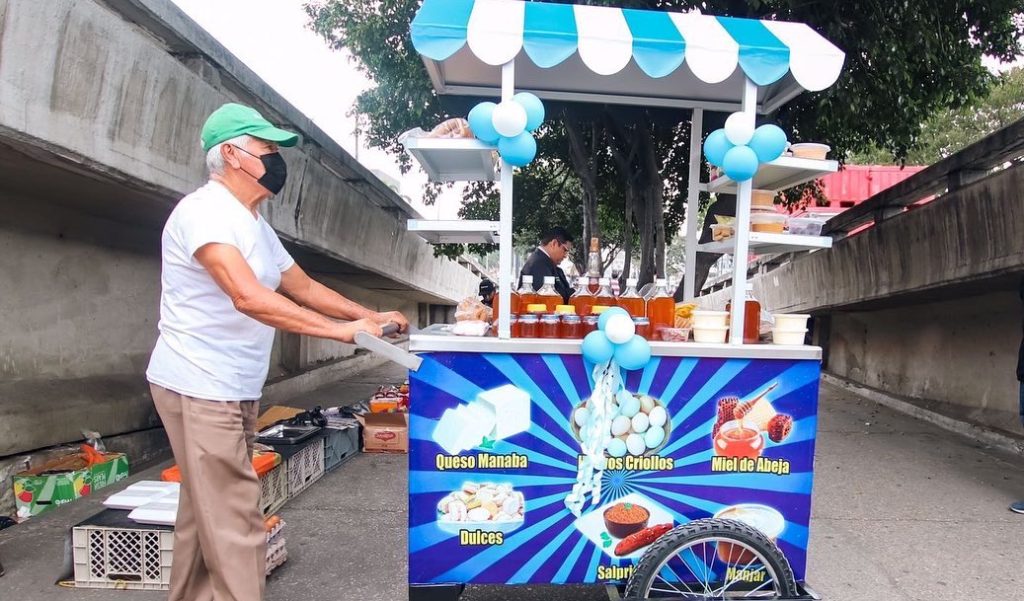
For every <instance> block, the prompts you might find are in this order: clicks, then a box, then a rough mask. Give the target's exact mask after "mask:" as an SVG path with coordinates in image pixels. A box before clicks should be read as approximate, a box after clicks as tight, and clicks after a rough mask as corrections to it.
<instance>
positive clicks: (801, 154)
mask: <svg viewBox="0 0 1024 601" xmlns="http://www.w3.org/2000/svg"><path fill="white" fill-rule="evenodd" d="M789 149H790V150H791V151H793V156H795V157H796V158H798V159H815V160H819V161H824V160H825V159H826V158H828V153H830V152H832V147H831V146H829V145H828V144H815V143H812V142H803V143H800V144H793V145H791V146H790V147H789Z"/></svg>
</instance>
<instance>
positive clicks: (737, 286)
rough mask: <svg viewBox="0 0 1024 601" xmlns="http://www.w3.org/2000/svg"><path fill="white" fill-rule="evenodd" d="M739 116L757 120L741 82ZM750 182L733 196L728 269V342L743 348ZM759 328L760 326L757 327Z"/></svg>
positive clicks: (753, 94)
mask: <svg viewBox="0 0 1024 601" xmlns="http://www.w3.org/2000/svg"><path fill="white" fill-rule="evenodd" d="M743 113H744V114H745V115H746V118H747V119H749V120H750V123H755V121H756V119H757V85H756V84H754V82H752V81H750V79H749V78H745V79H744V84H743ZM752 182H753V180H749V179H748V180H747V181H745V182H740V184H739V190H738V191H737V194H736V250H735V252H734V254H733V267H732V324H731V325H730V329H729V342H730V343H731V344H743V321H744V316H745V313H746V311H745V309H746V297H747V263H748V262H749V260H750V256H749V255H750V193H751V190H752V188H753V183H752ZM759 325H760V324H759Z"/></svg>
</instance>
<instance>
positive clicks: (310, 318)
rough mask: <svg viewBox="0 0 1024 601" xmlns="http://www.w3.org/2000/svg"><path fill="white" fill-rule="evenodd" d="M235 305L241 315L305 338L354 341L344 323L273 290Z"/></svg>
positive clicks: (241, 300) (260, 293) (254, 295)
mask: <svg viewBox="0 0 1024 601" xmlns="http://www.w3.org/2000/svg"><path fill="white" fill-rule="evenodd" d="M234 303H235V308H236V309H238V311H240V312H241V313H244V314H246V315H248V316H249V317H251V318H253V319H255V320H256V321H259V322H260V323H263V324H266V325H268V326H271V327H273V328H276V329H279V330H284V331H286V332H292V333H295V334H302V335H305V336H315V337H317V338H330V339H334V340H342V341H343V342H350V332H348V331H347V328H346V327H345V325H344V324H339V323H336V322H333V321H331V320H330V319H327V318H326V317H324V316H323V315H320V314H319V313H316V312H314V311H310V310H309V309H305V308H302V307H300V306H298V305H296V304H295V303H294V302H292V301H291V300H290V299H289V298H287V297H285V296H282V295H280V294H278V293H277V292H274V291H272V290H266V291H265V292H263V291H260V292H258V293H256V294H253V295H252V296H250V297H241V298H237V299H234Z"/></svg>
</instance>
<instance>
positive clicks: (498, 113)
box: [491, 100, 753, 138]
mask: <svg viewBox="0 0 1024 601" xmlns="http://www.w3.org/2000/svg"><path fill="white" fill-rule="evenodd" d="M527 119H528V117H527V115H526V109H524V108H523V105H521V104H519V103H518V102H513V101H511V100H506V101H505V102H502V103H501V104H499V105H498V106H497V107H495V109H494V115H493V116H492V117H491V122H492V123H493V125H494V129H495V130H497V132H498V133H499V134H501V135H503V136H505V137H506V138H514V137H516V136H518V135H519V134H521V133H523V132H524V131H526V121H527ZM751 135H753V134H751Z"/></svg>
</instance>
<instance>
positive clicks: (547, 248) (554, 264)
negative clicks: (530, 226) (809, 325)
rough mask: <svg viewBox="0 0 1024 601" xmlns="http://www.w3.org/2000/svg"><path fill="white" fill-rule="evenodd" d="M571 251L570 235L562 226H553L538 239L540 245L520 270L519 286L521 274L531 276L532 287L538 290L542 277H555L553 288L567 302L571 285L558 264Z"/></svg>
mask: <svg viewBox="0 0 1024 601" xmlns="http://www.w3.org/2000/svg"><path fill="white" fill-rule="evenodd" d="M571 251H572V235H571V234H570V233H569V232H567V231H566V230H565V228H564V227H553V228H551V229H550V230H548V231H547V232H545V233H544V235H543V236H542V237H541V239H540V246H539V247H538V248H537V249H536V250H534V251H533V254H531V255H530V258H529V259H527V260H526V264H525V265H523V270H522V271H521V272H520V274H519V275H520V278H519V287H522V285H523V279H522V276H524V275H529V276H533V289H534V290H539V289H540V287H541V286H543V285H544V278H546V277H554V278H555V289H556V290H558V293H559V294H561V295H562V300H563V301H564V302H566V303H568V302H569V297H570V296H572V285H570V284H569V280H568V279H567V278H566V277H565V272H563V271H562V270H561V269H560V268H559V267H558V265H559V264H560V263H561V262H562V261H563V260H565V257H567V256H568V255H569V253H570V252H571Z"/></svg>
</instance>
